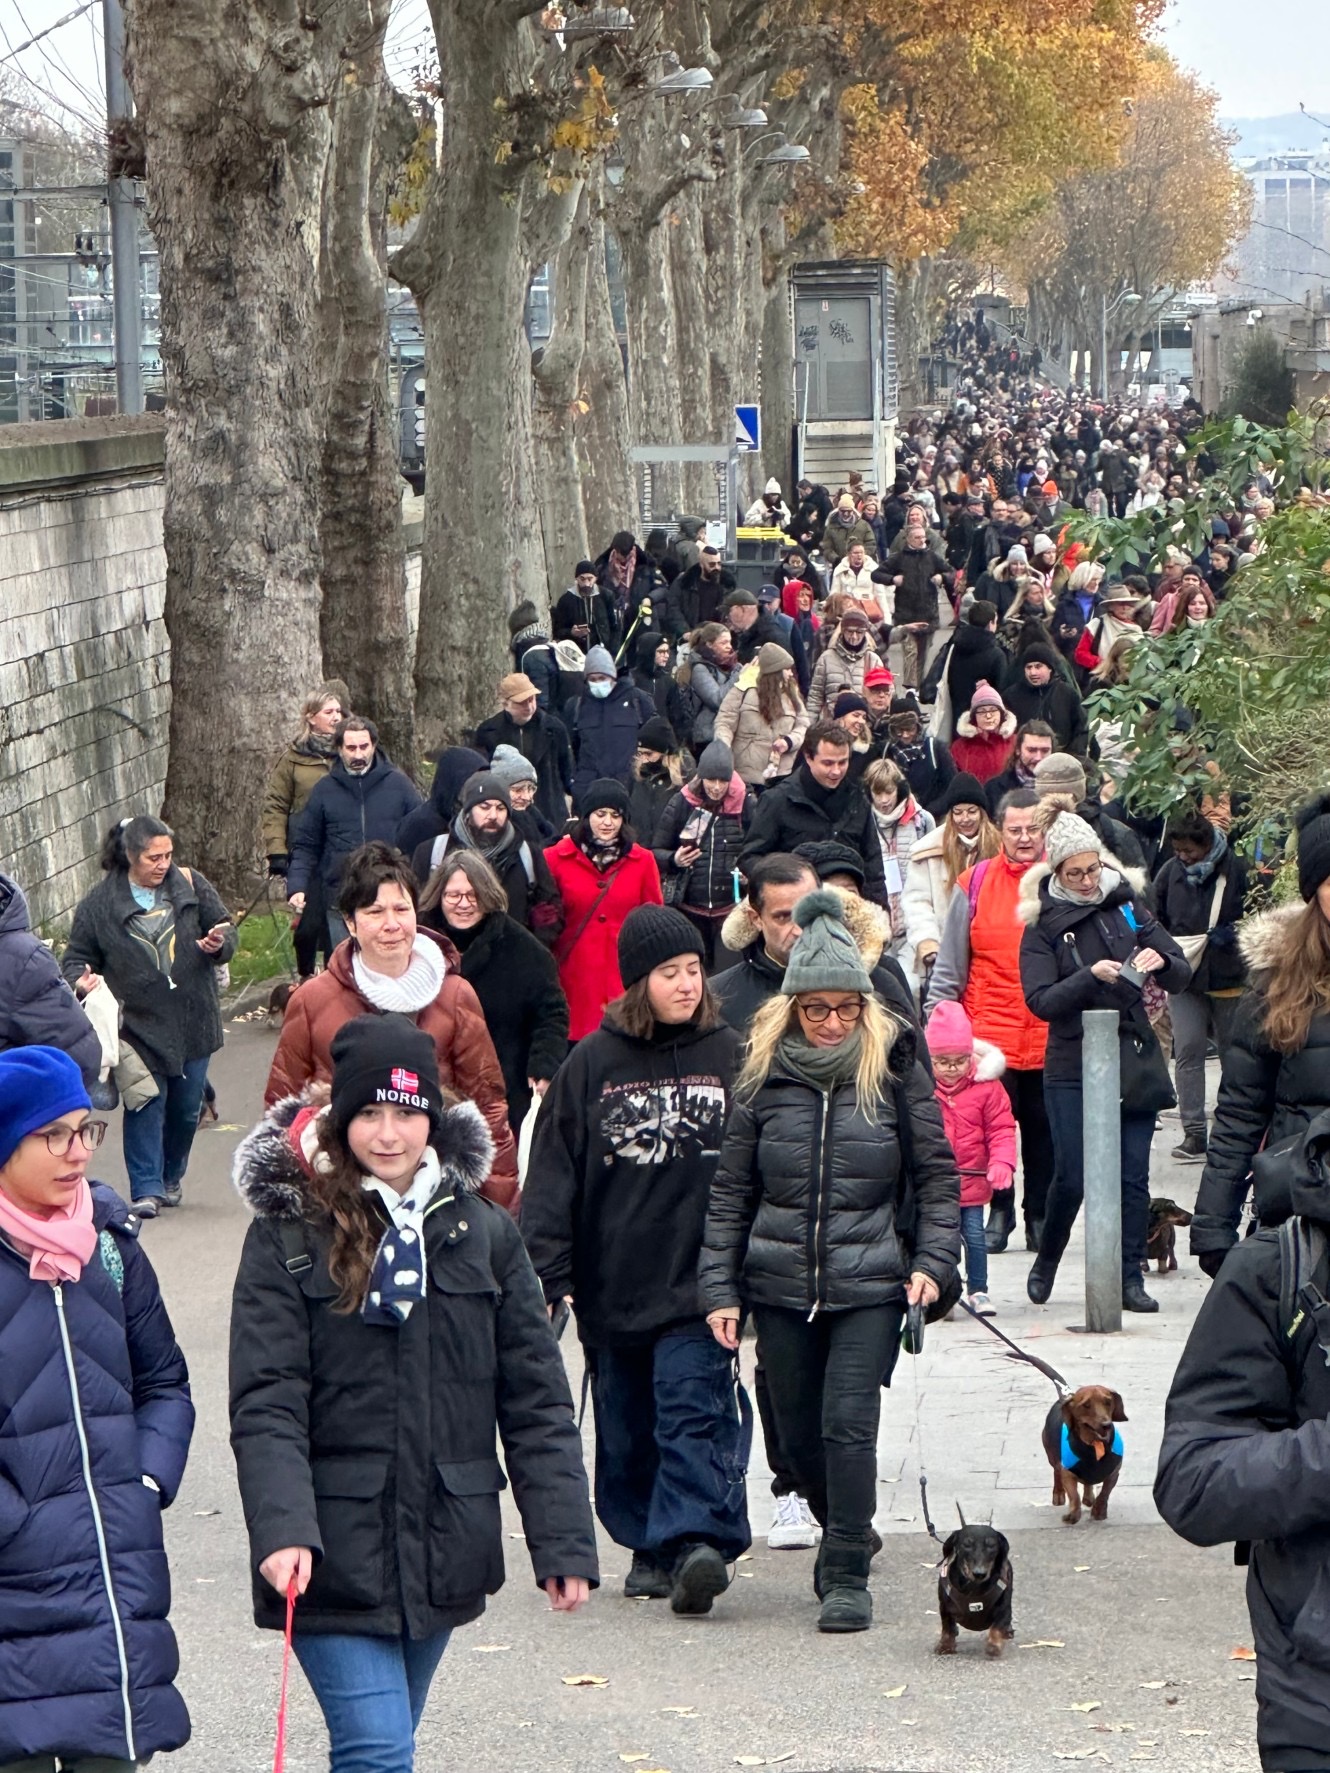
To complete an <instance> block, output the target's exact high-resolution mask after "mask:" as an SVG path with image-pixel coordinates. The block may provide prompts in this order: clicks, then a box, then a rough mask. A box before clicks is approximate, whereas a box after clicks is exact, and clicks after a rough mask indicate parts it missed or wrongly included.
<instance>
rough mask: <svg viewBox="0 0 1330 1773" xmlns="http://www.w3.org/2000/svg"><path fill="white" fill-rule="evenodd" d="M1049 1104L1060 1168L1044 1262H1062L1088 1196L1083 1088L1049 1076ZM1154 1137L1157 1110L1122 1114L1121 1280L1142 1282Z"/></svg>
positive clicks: (1046, 1225)
mask: <svg viewBox="0 0 1330 1773" xmlns="http://www.w3.org/2000/svg"><path fill="white" fill-rule="evenodd" d="M1044 1103H1045V1106H1046V1107H1047V1109H1048V1124H1049V1127H1050V1129H1051V1130H1052V1134H1053V1152H1054V1156H1055V1159H1056V1168H1055V1170H1054V1173H1053V1186H1052V1187H1051V1188H1050V1189H1049V1191H1048V1210H1047V1212H1046V1214H1045V1216H1044V1235H1043V1237H1042V1238H1041V1239H1040V1241H1039V1260H1040V1261H1041V1262H1054V1263H1057V1262H1059V1261H1061V1259H1062V1252H1063V1251H1064V1250H1065V1249H1066V1247H1067V1240H1068V1239H1069V1238H1070V1236H1071V1228H1072V1226H1073V1225H1074V1224H1075V1223H1076V1215H1077V1213H1079V1212H1080V1210H1081V1202H1082V1201H1083V1200H1084V1198H1085V1137H1084V1125H1083V1122H1082V1120H1081V1112H1082V1108H1081V1086H1080V1084H1079V1082H1077V1083H1070V1082H1063V1081H1061V1080H1058V1081H1057V1082H1052V1081H1050V1080H1049V1079H1048V1078H1045V1079H1044ZM1154 1136H1155V1117H1154V1115H1153V1114H1124V1115H1123V1116H1122V1278H1123V1281H1124V1282H1128V1281H1131V1282H1139V1280H1140V1278H1141V1263H1142V1262H1143V1261H1144V1260H1145V1240H1146V1237H1147V1235H1148V1233H1149V1229H1150V1224H1149V1221H1150V1145H1151V1142H1152V1140H1153V1139H1154Z"/></svg>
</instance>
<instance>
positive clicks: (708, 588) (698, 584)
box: [666, 542, 737, 639]
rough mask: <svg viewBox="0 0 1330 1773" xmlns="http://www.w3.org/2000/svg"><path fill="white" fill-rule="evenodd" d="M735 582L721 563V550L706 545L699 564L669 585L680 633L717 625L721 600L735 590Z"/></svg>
mask: <svg viewBox="0 0 1330 1773" xmlns="http://www.w3.org/2000/svg"><path fill="white" fill-rule="evenodd" d="M736 582H737V581H736V580H735V577H734V574H733V573H732V572H731V571H730V569H729V568H728V567H727V566H726V565H724V563H723V562H722V560H721V557H720V549H719V548H713V547H712V546H711V544H710V543H709V542H704V543H703V544H702V546H701V549H700V550H699V553H698V557H697V561H696V564H695V565H693V566H690V567H686V568H685V570H684V571H683V572H681V573H680V574H679V576H678V578H677V579H676V580H675V581H674V583H673V585H671V586H670V596H669V599H668V603H669V605H672V611H671V613H673V614H675V616H676V621H677V624H678V628H679V634H690V633H691V632H692V631H693V629H694V628H700V627H701V626H702V624H703V623H704V622H718V621H719V620H720V606H721V600H722V598H723V597H724V596H725V594H726V592H728V591H733V590H734V588H735V584H736ZM666 632H667V633H668V632H669V630H668V629H667V630H666ZM675 638H676V639H677V638H678V635H675Z"/></svg>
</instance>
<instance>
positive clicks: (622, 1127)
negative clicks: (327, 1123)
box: [522, 905, 751, 1613]
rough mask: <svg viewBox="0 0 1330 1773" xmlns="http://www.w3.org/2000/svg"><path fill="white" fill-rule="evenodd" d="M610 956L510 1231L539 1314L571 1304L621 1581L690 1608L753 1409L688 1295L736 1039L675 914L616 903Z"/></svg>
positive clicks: (535, 1144) (740, 1482)
mask: <svg viewBox="0 0 1330 1773" xmlns="http://www.w3.org/2000/svg"><path fill="white" fill-rule="evenodd" d="M618 957H619V971H620V975H621V977H622V979H623V982H624V985H625V990H624V992H623V995H622V996H620V997H619V998H617V999H616V1000H615V1001H614V1002H613V1003H612V1004H610V1006H609V1008H608V1009H607V1010H606V1011H605V1017H604V1021H603V1022H602V1024H601V1026H600V1027H599V1028H598V1029H597V1030H595V1032H594V1033H591V1034H588V1035H587V1036H586V1037H585V1038H584V1039H582V1040H580V1041H578V1043H577V1045H576V1046H575V1047H574V1048H573V1050H572V1052H571V1054H570V1055H569V1057H568V1058H567V1059H566V1060H565V1061H564V1064H563V1065H562V1067H561V1068H560V1070H559V1073H558V1075H557V1076H556V1077H555V1079H554V1082H553V1083H552V1084H551V1085H550V1087H549V1090H548V1092H547V1094H546V1096H545V1100H544V1104H543V1106H542V1107H541V1111H540V1117H539V1119H538V1120H537V1122H536V1131H535V1137H534V1139H533V1141H532V1148H531V1162H530V1166H529V1168H528V1171H527V1186H526V1191H525V1194H524V1196H523V1201H522V1231H523V1234H524V1235H525V1237H526V1241H527V1248H528V1249H529V1250H530V1252H531V1260H532V1261H533V1262H534V1264H535V1267H536V1272H537V1274H539V1276H540V1278H541V1281H542V1282H543V1283H544V1287H545V1297H546V1299H547V1301H548V1302H549V1306H550V1310H551V1311H556V1310H558V1309H559V1308H560V1306H561V1305H562V1303H563V1302H564V1301H565V1300H569V1299H570V1300H571V1302H572V1305H573V1308H574V1310H575V1311H576V1313H577V1328H578V1334H579V1336H580V1337H581V1339H582V1342H583V1344H584V1346H585V1348H586V1351H587V1365H588V1367H589V1369H590V1372H591V1398H592V1403H593V1405H594V1408H595V1412H596V1512H597V1514H598V1515H599V1516H600V1520H601V1524H602V1525H603V1526H604V1528H605V1530H606V1532H607V1533H609V1535H610V1537H611V1538H612V1539H614V1540H615V1541H616V1542H617V1543H618V1544H620V1545H623V1546H626V1547H628V1549H629V1550H631V1551H632V1553H633V1562H632V1568H631V1570H630V1571H629V1575H628V1580H627V1582H626V1583H625V1585H624V1592H625V1594H627V1595H629V1596H632V1597H636V1598H643V1597H646V1598H655V1597H661V1598H663V1597H664V1596H666V1595H668V1596H669V1598H670V1602H671V1605H672V1606H673V1608H674V1611H675V1612H676V1613H706V1612H709V1611H710V1609H711V1604H712V1601H713V1600H714V1599H715V1597H716V1595H718V1594H720V1593H721V1592H722V1591H723V1590H724V1589H725V1588H726V1587H727V1586H728V1584H729V1575H728V1572H727V1569H726V1566H727V1564H731V1563H733V1562H734V1560H735V1559H736V1558H738V1557H739V1555H740V1554H741V1553H742V1552H744V1551H746V1550H747V1549H748V1545H749V1542H750V1534H749V1529H748V1515H747V1508H746V1502H745V1494H744V1468H745V1465H746V1463H747V1457H748V1443H749V1440H750V1438H751V1417H750V1415H749V1412H748V1408H747V1399H746V1398H745V1397H744V1395H743V1392H742V1388H741V1387H740V1386H739V1385H738V1382H737V1376H736V1373H735V1371H734V1357H733V1355H732V1354H731V1353H730V1352H728V1351H727V1350H724V1349H722V1348H720V1347H718V1346H717V1344H716V1343H715V1342H714V1341H713V1339H712V1337H711V1336H710V1335H709V1333H708V1332H707V1328H706V1325H705V1324H704V1323H703V1322H702V1321H701V1314H700V1312H699V1309H698V1292H697V1258H698V1250H699V1249H700V1247H701V1243H702V1225H703V1220H704V1218H705V1216H706V1208H707V1192H708V1189H709V1188H710V1186H711V1177H712V1174H713V1172H714V1170H715V1167H716V1160H717V1157H718V1156H719V1153H720V1141H721V1133H722V1130H723V1128H724V1125H725V1116H726V1112H727V1110H728V1108H729V1101H730V1087H731V1084H732V1083H733V1079H734V1073H735V1071H736V1070H737V1069H738V1055H739V1037H738V1035H737V1034H735V1032H734V1031H733V1029H730V1028H727V1027H725V1026H724V1024H723V1023H721V1021H720V1012H719V1010H718V1008H717V1006H716V1003H715V1000H714V998H713V997H712V996H711V993H710V991H709V989H708V987H707V984H706V980H705V978H704V976H703V972H702V938H701V936H700V935H699V934H698V932H697V930H696V928H695V927H694V926H693V924H692V923H690V921H689V920H688V919H687V918H686V917H684V916H683V914H682V913H681V912H679V911H675V910H673V909H671V908H670V907H668V906H663V905H640V906H638V907H637V908H636V910H634V911H631V912H629V914H628V916H627V917H626V918H625V919H624V924H623V928H622V930H621V931H620V932H619V942H618Z"/></svg>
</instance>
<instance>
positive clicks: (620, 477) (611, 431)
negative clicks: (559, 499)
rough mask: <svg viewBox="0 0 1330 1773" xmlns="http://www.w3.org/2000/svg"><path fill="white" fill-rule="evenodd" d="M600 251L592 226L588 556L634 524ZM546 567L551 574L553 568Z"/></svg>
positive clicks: (619, 360) (620, 365)
mask: <svg viewBox="0 0 1330 1773" xmlns="http://www.w3.org/2000/svg"><path fill="white" fill-rule="evenodd" d="M605 245H606V242H605V225H604V223H603V222H601V221H596V222H593V224H592V230H591V236H590V241H589V243H588V248H587V295H586V304H587V305H586V357H585V359H584V363H583V390H584V392H585V394H586V400H587V406H588V408H589V410H588V412H587V414H586V416H585V418H584V419H583V421H582V423H581V425H580V426H579V428H578V435H579V437H580V439H581V444H582V448H581V457H582V509H583V511H584V512H585V514H586V530H587V540H588V541H589V543H590V545H591V551H592V554H593V555H595V554H598V553H599V552H600V551H601V549H603V548H605V547H607V546H608V544H609V540H610V537H611V536H612V535H613V534H614V532H615V531H616V530H620V529H624V528H631V527H633V526H634V524H635V522H636V519H635V516H634V494H633V477H632V473H631V472H630V469H629V463H628V383H627V381H626V379H625V376H624V361H623V350H622V348H621V347H620V344H619V338H618V334H617V333H616V331H615V328H614V314H613V310H612V308H611V306H610V286H609V278H608V274H607V272H606V263H605ZM562 564H563V563H562V562H560V565H562ZM572 564H573V565H576V564H577V563H576V561H574V562H573V563H572ZM550 565H551V568H553V566H554V562H553V561H551V562H550Z"/></svg>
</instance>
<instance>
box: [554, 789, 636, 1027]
mask: <svg viewBox="0 0 1330 1773" xmlns="http://www.w3.org/2000/svg"><path fill="white" fill-rule="evenodd" d="M578 812H579V813H580V814H581V818H580V820H579V822H578V825H577V828H576V830H574V831H573V832H571V833H570V835H569V836H567V837H561V838H560V839H559V841H558V843H556V844H554V845H553V846H552V847H551V848H550V849H547V850H546V851H545V860H546V861H547V862H548V863H549V865H550V873H551V874H552V875H553V876H554V884H555V885H556V886H557V887H558V889H559V896H560V897H561V899H562V900H563V933H562V935H560V937H559V939H558V941H557V942H556V943H555V944H554V958H555V960H556V961H557V962H558V965H559V983H560V984H561V985H562V986H563V990H564V995H565V997H567V999H568V1017H569V1022H568V1036H569V1039H570V1040H581V1038H582V1036H583V1035H584V1034H590V1033H591V1031H592V1029H593V1028H599V1027H600V1018H601V1012H602V1011H603V1010H604V1008H605V1005H606V1004H607V1003H609V1001H610V999H611V998H614V997H618V996H619V994H620V993H621V992H622V990H623V981H622V980H621V979H620V977H619V931H620V929H621V928H622V926H623V920H624V918H625V917H627V915H628V913H629V912H630V911H631V910H632V909H633V907H634V906H635V905H660V904H662V903H663V900H662V897H661V891H660V870H659V869H658V868H657V867H656V859H655V857H654V856H653V855H652V853H651V851H650V850H644V849H643V848H642V846H641V844H639V843H636V842H634V840H633V828H632V826H631V825H629V824H627V823H626V821H627V818H628V791H627V789H626V788H625V787H624V786H623V784H622V783H621V782H616V781H612V780H610V779H609V778H606V779H604V780H603V781H599V782H593V783H592V784H591V786H590V787H589V788H588V789H587V790H586V792H585V793H584V794H583V796H582V799H581V801H580V803H579V805H578Z"/></svg>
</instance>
